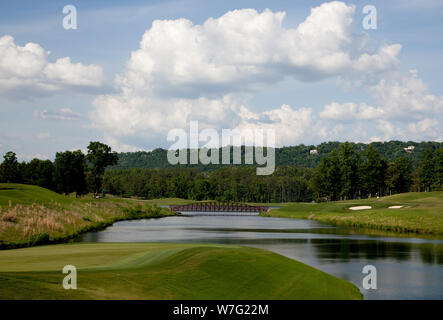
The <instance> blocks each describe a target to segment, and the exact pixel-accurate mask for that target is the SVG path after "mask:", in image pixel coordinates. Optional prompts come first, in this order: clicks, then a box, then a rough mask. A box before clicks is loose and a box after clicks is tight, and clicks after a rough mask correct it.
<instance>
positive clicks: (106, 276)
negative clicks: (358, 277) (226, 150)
mask: <svg viewBox="0 0 443 320" xmlns="http://www.w3.org/2000/svg"><path fill="white" fill-rule="evenodd" d="M67 264H72V265H74V266H76V267H77V278H78V283H77V286H78V289H77V290H64V289H63V287H62V281H63V277H64V276H65V275H63V274H62V272H61V270H62V268H63V266H64V265H67ZM0 283H1V285H0V299H361V298H362V295H361V294H360V292H359V291H358V288H357V287H355V286H354V285H353V284H351V283H349V282H347V281H345V280H342V279H339V278H336V277H333V276H330V275H328V274H326V273H324V272H321V271H319V270H317V269H314V268H312V267H309V266H307V265H305V264H302V263H300V262H297V261H294V260H292V259H289V258H286V257H283V256H280V255H277V254H275V253H272V252H268V251H264V250H260V249H255V248H247V247H239V246H225V245H198V244H192V245H191V244H165V243H163V244H152V243H151V244H146V243H145V244H138V243H131V244H123V243H119V244H110V243H108V244H63V245H52V246H42V247H35V248H26V249H17V250H7V251H0Z"/></svg>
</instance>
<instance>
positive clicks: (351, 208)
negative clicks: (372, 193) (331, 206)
mask: <svg viewBox="0 0 443 320" xmlns="http://www.w3.org/2000/svg"><path fill="white" fill-rule="evenodd" d="M367 209H372V207H371V206H357V207H350V208H349V210H367Z"/></svg>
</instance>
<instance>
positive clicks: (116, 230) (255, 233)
mask: <svg viewBox="0 0 443 320" xmlns="http://www.w3.org/2000/svg"><path fill="white" fill-rule="evenodd" d="M358 232H361V231H358V230H353V229H350V228H344V227H333V226H326V225H323V224H320V223H318V222H315V221H310V220H295V219H281V218H263V217H253V216H242V217H217V216H198V217H192V218H190V217H168V218H163V219H156V220H137V221H122V222H118V223H116V224H114V225H113V226H112V227H109V228H107V229H106V230H104V231H100V232H91V233H88V234H85V235H83V236H82V237H81V238H80V239H79V241H86V242H198V243H223V244H237V245H238V244H240V245H248V246H253V247H258V248H263V249H266V250H271V251H274V252H277V253H279V254H282V255H285V256H287V257H290V258H293V259H296V260H299V261H301V262H303V263H306V264H309V265H311V266H313V267H316V268H318V269H320V270H323V271H325V272H328V273H330V274H333V275H335V276H338V277H341V278H343V279H346V280H349V281H352V282H353V283H354V284H356V285H357V286H358V287H359V288H360V289H361V291H362V293H363V294H364V295H365V298H367V299H443V266H442V265H443V240H441V239H417V238H412V237H405V238H399V237H390V236H386V235H385V236H376V235H373V234H372V235H367V234H358ZM367 264H373V265H375V266H376V267H377V273H378V276H379V279H378V280H379V281H378V283H379V289H378V290H373V291H366V290H363V288H361V281H362V279H363V277H364V275H363V274H362V268H363V266H364V265H367Z"/></svg>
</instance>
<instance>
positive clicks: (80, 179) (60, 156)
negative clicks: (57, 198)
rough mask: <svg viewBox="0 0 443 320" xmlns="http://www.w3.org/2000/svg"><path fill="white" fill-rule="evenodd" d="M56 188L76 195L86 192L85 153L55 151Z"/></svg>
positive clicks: (78, 151)
mask: <svg viewBox="0 0 443 320" xmlns="http://www.w3.org/2000/svg"><path fill="white" fill-rule="evenodd" d="M54 176H55V183H56V188H57V190H58V191H59V192H63V193H65V194H70V193H71V192H75V193H76V195H77V196H79V195H82V194H85V193H86V176H85V155H84V154H83V153H82V152H81V151H80V150H77V151H65V152H57V154H56V156H55V162H54Z"/></svg>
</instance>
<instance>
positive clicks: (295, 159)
mask: <svg viewBox="0 0 443 320" xmlns="http://www.w3.org/2000/svg"><path fill="white" fill-rule="evenodd" d="M340 144H341V143H340V142H325V143H322V144H319V145H317V146H314V145H303V144H301V145H298V146H292V147H282V148H276V149H275V158H276V166H286V165H289V166H297V167H307V168H315V167H317V165H318V164H319V162H320V159H321V158H322V157H324V156H326V155H327V154H328V153H329V152H331V151H332V150H333V149H335V148H337V147H338V146H339V145H340ZM351 145H352V147H353V149H354V150H355V151H358V152H363V151H364V150H366V148H367V147H368V146H369V145H368V144H364V143H351ZM372 145H373V146H374V147H375V148H376V149H377V150H378V152H379V153H380V155H381V156H382V157H383V158H385V159H387V160H388V161H393V160H394V159H397V158H399V157H406V158H407V159H408V160H410V162H411V164H412V166H413V167H416V166H418V165H419V163H420V161H421V159H422V157H423V154H424V151H425V150H426V149H429V148H431V149H436V148H439V147H443V143H442V142H411V141H408V142H401V141H389V142H373V143H372ZM408 146H414V147H415V149H414V150H413V151H412V152H406V151H404V148H407V147H408ZM310 150H317V151H318V155H311V154H310ZM243 151H244V150H243ZM219 152H220V154H221V150H220V151H219ZM243 154H244V153H243ZM118 157H119V161H118V164H117V165H115V166H112V167H109V168H108V169H132V168H150V169H153V168H168V167H172V165H170V164H169V163H168V161H167V150H165V149H155V150H153V151H150V152H145V151H139V152H126V153H119V154H118ZM220 159H221V157H220ZM174 167H186V168H199V169H200V171H210V170H215V169H217V168H220V167H221V165H212V164H211V165H206V166H204V165H201V164H199V165H178V166H174Z"/></svg>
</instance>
